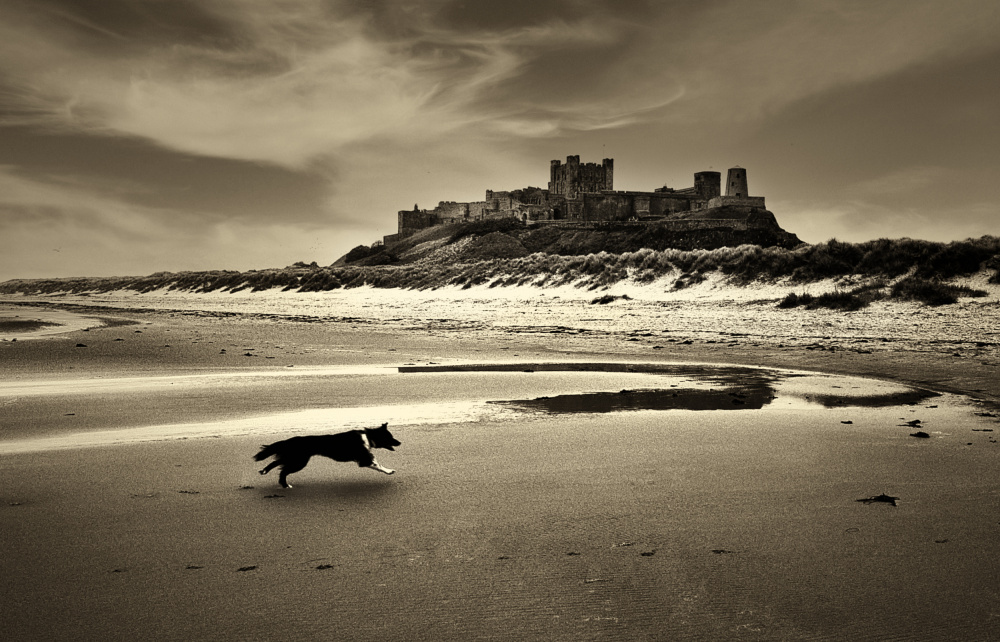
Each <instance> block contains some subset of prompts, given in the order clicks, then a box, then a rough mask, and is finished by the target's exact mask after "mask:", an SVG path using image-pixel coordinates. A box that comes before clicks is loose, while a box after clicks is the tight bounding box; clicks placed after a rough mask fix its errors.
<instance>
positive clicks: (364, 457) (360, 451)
mask: <svg viewBox="0 0 1000 642" xmlns="http://www.w3.org/2000/svg"><path fill="white" fill-rule="evenodd" d="M399 445H400V443H399V441H398V440H397V439H396V438H395V437H393V436H392V433H391V432H389V424H382V425H381V426H379V427H378V428H365V429H364V430H348V431H346V432H338V433H337V434H335V435H306V436H303V437H292V438H291V439H285V440H283V441H276V442H274V443H273V444H268V445H267V446H263V447H262V448H261V449H260V452H259V453H257V454H256V455H254V457H253V458H254V459H256V460H257V461H264V460H265V459H267V458H268V457H271V456H273V457H274V461H272V462H271V463H270V464H268V465H267V466H266V467H265V468H262V469H261V471H260V474H261V475H266V474H268V473H269V472H271V469H272V468H275V467H278V466H280V467H281V475H280V476H279V477H278V483H279V484H281V486H282V488H291V487H292V486H291V484H289V483H288V480H287V477H288V476H289V475H291V474H292V473H297V472H299V471H300V470H302V469H303V468H305V467H306V464H308V463H309V458H310V457H312V456H313V455H322V456H323V457H329V458H330V459H333V460H335V461H356V462H358V466H361V467H362V468H374V469H375V470H377V471H379V472H383V473H385V474H386V475H391V474H393V473H394V472H396V471H394V470H392V469H390V468H386V467H384V466H382V465H381V464H379V463H378V462H377V461H375V454H374V453H373V452H372V450H373V449H375V448H385V449H386V450H394V448H393V446H399Z"/></svg>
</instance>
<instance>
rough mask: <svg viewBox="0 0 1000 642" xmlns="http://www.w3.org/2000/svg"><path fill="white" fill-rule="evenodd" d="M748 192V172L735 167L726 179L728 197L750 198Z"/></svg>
mask: <svg viewBox="0 0 1000 642" xmlns="http://www.w3.org/2000/svg"><path fill="white" fill-rule="evenodd" d="M749 195H750V192H749V191H747V170H745V169H743V168H742V167H738V166H737V167H733V168H731V169H730V170H729V176H727V177H726V196H740V197H746V196H749Z"/></svg>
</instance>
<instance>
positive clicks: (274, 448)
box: [253, 441, 281, 461]
mask: <svg viewBox="0 0 1000 642" xmlns="http://www.w3.org/2000/svg"><path fill="white" fill-rule="evenodd" d="M280 443H281V442H280V441H279V442H275V443H273V444H267V445H266V446H261V447H260V452H259V453H257V454H256V455H254V456H253V458H254V459H255V460H257V461H264V460H265V459H267V458H268V457H270V456H271V455H277V454H278V450H279V444H280Z"/></svg>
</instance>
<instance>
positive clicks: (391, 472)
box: [382, 468, 396, 475]
mask: <svg viewBox="0 0 1000 642" xmlns="http://www.w3.org/2000/svg"><path fill="white" fill-rule="evenodd" d="M382 472H384V473H385V474H386V475H391V474H393V473H394V472H396V471H395V470H393V469H392V468H386V469H385V470H384V471H382Z"/></svg>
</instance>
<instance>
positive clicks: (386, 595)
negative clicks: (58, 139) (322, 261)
mask: <svg viewBox="0 0 1000 642" xmlns="http://www.w3.org/2000/svg"><path fill="white" fill-rule="evenodd" d="M498 290H499V289H498ZM615 294H618V295H624V294H629V298H628V299H624V298H622V299H619V300H616V301H614V302H613V303H609V304H607V305H599V304H592V303H591V302H590V298H592V297H588V296H586V293H572V292H569V291H545V292H541V293H539V292H535V293H529V294H525V293H524V291H515V290H514V289H510V290H507V291H505V292H501V291H492V290H491V291H487V290H479V291H472V292H397V291H393V292H379V291H373V290H368V289H358V290H353V291H349V292H348V291H341V292H333V293H318V294H316V295H314V296H305V295H294V294H293V293H285V294H283V295H278V294H277V293H261V294H257V295H254V294H251V293H240V294H234V295H223V294H214V295H204V296H203V295H192V294H183V293H153V294H147V295H135V294H134V293H118V294H115V293H112V294H105V295H100V296H97V295H95V296H90V297H83V296H65V297H49V298H46V299H39V298H28V297H6V298H5V299H4V301H3V302H0V317H3V316H4V315H6V318H11V316H12V315H18V317H19V318H21V319H28V320H34V321H43V322H51V323H53V324H56V325H54V326H44V327H38V328H37V332H34V333H33V332H31V331H25V330H24V329H23V327H21V328H20V329H19V330H18V332H19V336H17V337H15V336H13V335H12V334H11V335H5V336H3V337H2V338H3V339H4V340H3V341H0V363H2V374H0V411H2V415H0V417H2V433H0V462H2V466H0V474H2V477H3V479H2V482H3V486H2V488H3V489H2V491H0V494H2V502H0V510H2V511H4V519H3V523H4V528H3V535H2V540H3V542H2V543H3V546H4V551H5V555H4V556H3V557H2V562H0V564H2V572H3V574H4V576H5V579H6V580H7V581H6V582H5V584H4V588H3V601H4V604H5V608H4V609H3V615H2V616H0V618H2V622H0V624H2V626H3V628H4V630H5V631H7V632H8V635H9V636H10V639H26V640H29V639H90V638H96V637H102V638H111V639H135V638H142V639H163V640H171V639H177V640H180V639H206V640H207V639H246V640H256V639H261V640H263V639H274V638H278V637H281V638H289V639H343V640H353V639H365V638H371V637H373V636H379V637H382V638H386V639H401V640H410V639H412V640H432V639H433V640H441V639H451V640H468V639H565V640H578V639H629V640H632V639H704V640H718V639H734V640H737V639H738V640H743V639H747V640H755V639H759V640H816V639H831V640H832V639H871V640H876V639H888V638H892V639H928V640H931V639H941V640H946V639H970V640H975V639H983V640H985V639H990V638H991V637H992V633H993V629H994V628H995V622H996V618H997V617H998V616H1000V602H998V601H997V596H996V589H995V577H996V576H997V575H998V570H1000V569H998V564H997V562H996V555H995V547H996V546H995V545H996V543H997V539H998V537H1000V526H998V523H1000V515H998V512H997V505H996V497H997V494H998V493H1000V482H998V481H997V479H996V475H995V471H996V470H997V463H998V458H1000V445H998V444H997V443H996V437H995V435H996V434H997V433H996V432H994V430H995V429H996V430H1000V425H998V422H997V418H996V415H997V414H1000V412H998V411H997V410H998V405H1000V382H998V379H1000V378H998V377H997V376H996V374H997V365H998V363H1000V356H998V346H997V343H998V338H997V335H996V332H995V328H996V327H997V326H996V316H997V303H996V296H995V294H993V295H991V298H987V299H986V300H980V301H976V302H969V301H963V302H961V303H959V304H957V305H955V306H947V307H946V308H928V307H922V306H917V305H912V306H909V305H902V304H891V305H890V304H879V305H878V306H875V307H874V308H873V309H871V310H868V311H863V312H856V313H838V312H833V311H808V312H807V311H804V310H796V311H791V312H789V311H779V310H777V309H776V308H775V305H774V294H773V293H771V292H756V293H754V292H752V291H751V290H750V289H747V290H744V291H743V292H741V293H740V294H739V296H736V295H725V296H723V295H722V293H720V292H713V291H712V290H711V289H710V288H709V287H708V286H706V287H705V288H702V289H693V290H692V291H691V292H688V293H684V294H683V295H678V296H675V297H672V298H669V297H651V296H650V297H643V296H642V294H641V293H637V292H635V291H630V292H620V293H615ZM66 315H69V316H66ZM81 319H83V320H84V321H80V320H81ZM14 338H17V339H18V340H17V341H13V340H12V339H14ZM553 363H555V364H576V365H579V364H581V363H586V364H593V363H601V364H607V363H613V364H626V365H629V366H633V367H638V366H639V365H642V364H654V365H661V366H664V367H666V366H667V365H669V364H707V365H706V367H711V366H713V365H714V366H719V365H721V364H732V365H735V366H741V367H744V368H747V369H743V370H738V371H736V372H737V373H738V376H737V377H736V379H735V380H731V379H733V378H731V379H726V380H723V379H719V378H712V377H701V378H699V377H700V375H698V374H697V369H692V368H691V367H689V366H685V367H684V368H683V369H682V370H680V371H679V372H682V373H683V374H676V373H675V374H672V375H671V377H674V378H670V379H666V378H664V379H663V381H669V382H670V383H669V385H676V386H678V389H679V390H683V391H685V393H690V394H694V392H698V391H700V392H702V393H705V394H708V393H709V392H713V393H714V392H716V391H717V389H721V390H723V391H739V390H744V389H745V388H746V382H741V381H739V380H738V377H744V378H748V379H753V378H754V377H755V375H754V373H755V372H756V371H757V370H754V369H764V372H765V373H766V374H767V377H769V378H768V379H767V381H768V383H767V385H768V386H772V387H774V390H776V391H777V392H776V394H777V395H778V398H779V399H785V398H786V397H787V398H789V399H791V398H792V397H794V395H793V394H792V393H793V392H795V390H794V386H796V385H806V384H805V383H802V382H807V383H808V382H811V383H809V385H811V386H813V387H814V388H815V390H813V389H812V388H810V389H809V391H808V392H807V393H801V394H800V397H795V398H797V399H805V400H807V401H808V400H809V399H810V395H812V396H813V397H819V396H823V395H827V396H832V397H836V400H837V401H836V403H832V402H831V403H829V404H828V405H824V406H823V407H822V408H821V407H820V405H819V404H816V403H807V402H806V401H802V402H801V403H789V404H788V405H787V406H777V402H776V401H775V402H771V403H770V404H769V405H766V407H764V408H762V409H746V410H738V411H737V410H735V409H725V410H722V409H720V410H717V411H716V410H708V411H704V412H702V411H694V410H683V409H682V410H666V411H653V410H641V411H636V412H607V413H596V412H595V413H581V414H578V415H568V414H563V415H560V414H553V413H528V412H521V411H513V410H509V409H506V408H500V409H498V408H497V407H496V406H495V405H494V404H491V403H489V402H493V401H497V400H512V399H514V400H530V399H535V398H539V397H546V396H553V397H554V396H558V395H565V394H570V393H589V392H593V391H594V390H595V389H600V390H605V391H611V392H621V393H623V394H624V393H625V392H627V391H628V390H635V389H640V388H642V387H643V386H652V385H653V384H645V383H643V382H645V381H647V380H648V378H649V377H659V376H661V375H655V374H654V375H650V374H645V373H642V372H638V371H636V372H633V371H629V370H627V369H626V371H621V372H602V373H598V374H593V373H589V374H588V373H580V372H561V371H560V372H542V371H541V370H542V368H541V367H540V366H542V365H544V364H553ZM476 364H494V365H495V364H500V365H505V366H517V368H516V369H508V370H507V371H505V372H500V371H486V372H461V371H460V372H453V371H447V370H441V368H442V367H448V366H470V365H476ZM671 367H673V366H671ZM699 367H701V366H699ZM401 368H402V369H404V370H406V369H409V372H401V371H400V369H401ZM769 369H780V373H779V374H775V375H773V378H774V381H777V382H779V383H774V382H772V381H771V379H770V377H772V375H771V374H770V373H771V370H769ZM775 372H779V371H778V370H775ZM833 375H838V376H839V375H843V376H844V377H846V378H844V379H839V378H838V379H833V378H829V379H828V378H827V377H830V376H833ZM720 382H721V383H720ZM864 382H868V383H864ZM782 386H787V387H788V388H787V391H786V388H783V387H782ZM662 387H665V388H668V387H669V386H668V385H666V384H663V385H662ZM852 387H854V388H857V389H858V390H860V391H861V392H858V393H854V394H858V395H859V394H862V392H865V391H866V390H869V391H870V390H876V391H877V390H882V387H884V388H885V390H886V391H888V392H890V393H892V394H903V393H904V392H907V391H913V390H918V391H925V392H929V393H933V394H934V395H935V396H924V397H919V399H918V400H916V401H912V402H910V403H905V404H899V405H891V404H881V405H880V404H875V403H871V404H869V405H865V404H864V403H861V402H860V401H858V400H857V399H851V398H849V393H850V389H851V388H852ZM821 388H822V390H821ZM770 389H771V388H768V390H770ZM739 394H740V393H738V392H732V395H733V399H734V401H733V402H732V403H743V401H742V398H740V397H739V396H738V395H739ZM872 394H874V393H872ZM886 394H887V395H888V393H886ZM765 403H766V401H765ZM383 417H384V418H383ZM386 418H392V421H391V422H390V428H391V429H392V430H393V432H394V434H395V435H396V436H397V438H399V439H400V441H402V443H403V445H402V446H400V447H399V448H397V449H396V451H395V452H385V451H379V453H378V457H379V461H380V462H381V463H382V464H383V465H385V466H388V467H390V468H394V469H396V470H397V473H396V474H394V475H391V476H388V475H382V474H380V473H378V472H375V471H372V470H367V469H359V468H358V467H357V466H354V465H353V464H347V465H345V464H335V463H333V462H330V461H328V460H314V461H313V462H312V463H311V464H310V465H309V467H308V468H306V469H305V470H304V471H302V472H300V473H297V474H296V475H295V476H294V477H292V481H293V484H294V486H295V487H294V488H292V489H288V490H285V489H281V488H279V487H278V486H277V480H276V476H275V473H272V474H271V476H268V477H261V476H259V475H258V474H257V470H258V468H259V467H260V464H258V463H257V462H254V461H252V459H251V457H252V455H253V454H254V453H255V452H256V451H257V450H258V449H259V447H260V445H261V444H264V443H269V442H271V441H275V440H277V439H283V438H285V437H288V436H291V435H293V434H298V433H300V432H313V433H315V432H323V431H325V432H335V431H338V430H342V429H345V428H354V427H358V426H362V425H371V426H374V425H377V424H378V423H381V422H382V421H385V420H387V419H386ZM914 422H916V423H914ZM917 429H922V430H925V431H926V432H927V434H928V437H927V438H924V439H920V438H915V437H913V436H912V433H914V432H915V431H916V430H917ZM880 495H882V496H885V497H892V498H896V499H897V500H898V501H897V503H896V505H892V504H891V503H889V502H887V501H878V500H876V501H870V502H868V503H866V502H864V501H859V500H864V499H873V498H876V497H879V496H880Z"/></svg>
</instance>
